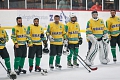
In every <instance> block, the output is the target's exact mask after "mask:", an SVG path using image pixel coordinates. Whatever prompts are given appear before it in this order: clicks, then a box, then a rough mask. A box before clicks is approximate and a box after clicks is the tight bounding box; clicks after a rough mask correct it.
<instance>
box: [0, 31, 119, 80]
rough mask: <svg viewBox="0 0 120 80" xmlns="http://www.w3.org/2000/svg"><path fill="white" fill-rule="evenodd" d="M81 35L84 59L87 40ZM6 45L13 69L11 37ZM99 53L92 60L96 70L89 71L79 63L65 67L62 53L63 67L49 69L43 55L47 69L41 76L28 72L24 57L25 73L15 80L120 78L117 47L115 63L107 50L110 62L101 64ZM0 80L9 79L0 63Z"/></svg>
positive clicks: (98, 79) (42, 61)
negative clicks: (71, 67)
mask: <svg viewBox="0 0 120 80" xmlns="http://www.w3.org/2000/svg"><path fill="white" fill-rule="evenodd" d="M7 33H8V34H9V36H10V35H11V30H7ZM82 37H83V44H82V45H81V46H80V50H79V55H80V56H81V57H82V58H83V59H85V56H86V54H87V49H88V46H87V41H86V37H85V33H82ZM6 47H7V49H8V52H9V54H10V58H11V60H10V61H11V66H12V70H13V64H14V53H13V43H12V40H11V38H9V42H8V43H7V44H6ZM98 55H99V54H97V56H96V58H95V60H94V66H97V67H98V70H97V71H92V72H91V73H88V71H87V70H86V69H85V68H84V67H83V66H82V65H81V64H80V63H79V64H80V68H73V69H69V68H67V65H66V64H67V61H66V60H67V57H66V56H65V55H62V58H61V65H62V66H63V68H62V69H61V70H56V69H55V70H54V71H50V69H49V66H48V61H49V59H48V58H49V55H43V57H42V60H41V67H42V68H45V69H48V74H47V76H42V75H41V74H40V73H39V72H34V71H33V72H32V73H29V71H28V68H29V67H28V59H27V58H26V61H25V66H24V68H25V69H26V70H27V74H21V75H20V76H18V77H17V79H16V80H27V79H28V80H120V76H119V74H120V52H119V49H118V48H117V60H118V61H117V63H116V64H114V63H113V61H112V54H111V52H109V59H110V63H109V64H108V65H102V64H101V63H100V61H99V57H98ZM0 61H1V62H2V63H4V61H3V60H2V59H1V58H0ZM0 80H10V79H9V78H8V77H7V75H6V71H5V70H4V68H3V67H2V66H1V65H0Z"/></svg>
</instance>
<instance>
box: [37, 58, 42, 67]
mask: <svg viewBox="0 0 120 80" xmlns="http://www.w3.org/2000/svg"><path fill="white" fill-rule="evenodd" d="M40 60H41V58H37V57H36V66H39V65H40Z"/></svg>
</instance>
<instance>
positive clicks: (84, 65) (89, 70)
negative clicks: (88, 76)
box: [77, 58, 91, 72]
mask: <svg viewBox="0 0 120 80" xmlns="http://www.w3.org/2000/svg"><path fill="white" fill-rule="evenodd" d="M77 59H78V61H79V62H80V63H81V64H82V65H83V66H84V68H85V69H86V70H88V72H91V71H90V70H89V69H88V68H87V67H86V66H85V65H84V64H83V63H82V62H81V61H80V59H79V58H77Z"/></svg>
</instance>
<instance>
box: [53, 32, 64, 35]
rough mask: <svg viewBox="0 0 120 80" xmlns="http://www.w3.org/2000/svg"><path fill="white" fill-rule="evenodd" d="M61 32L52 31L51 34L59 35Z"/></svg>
mask: <svg viewBox="0 0 120 80" xmlns="http://www.w3.org/2000/svg"><path fill="white" fill-rule="evenodd" d="M61 34H62V32H52V35H61Z"/></svg>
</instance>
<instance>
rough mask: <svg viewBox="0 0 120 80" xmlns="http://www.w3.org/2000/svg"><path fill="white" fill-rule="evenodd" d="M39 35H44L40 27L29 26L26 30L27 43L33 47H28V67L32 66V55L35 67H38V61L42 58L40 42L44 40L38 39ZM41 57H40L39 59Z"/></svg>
mask: <svg viewBox="0 0 120 80" xmlns="http://www.w3.org/2000/svg"><path fill="white" fill-rule="evenodd" d="M41 34H44V29H43V27H42V26H40V25H39V26H35V25H33V24H31V25H30V26H28V28H27V37H28V41H29V42H30V45H33V46H31V47H29V53H28V58H29V66H33V60H34V54H36V59H35V60H36V64H35V65H36V66H39V65H40V60H41V57H42V41H43V40H45V39H46V38H45V37H43V38H40V36H41ZM40 56H41V57H40Z"/></svg>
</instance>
